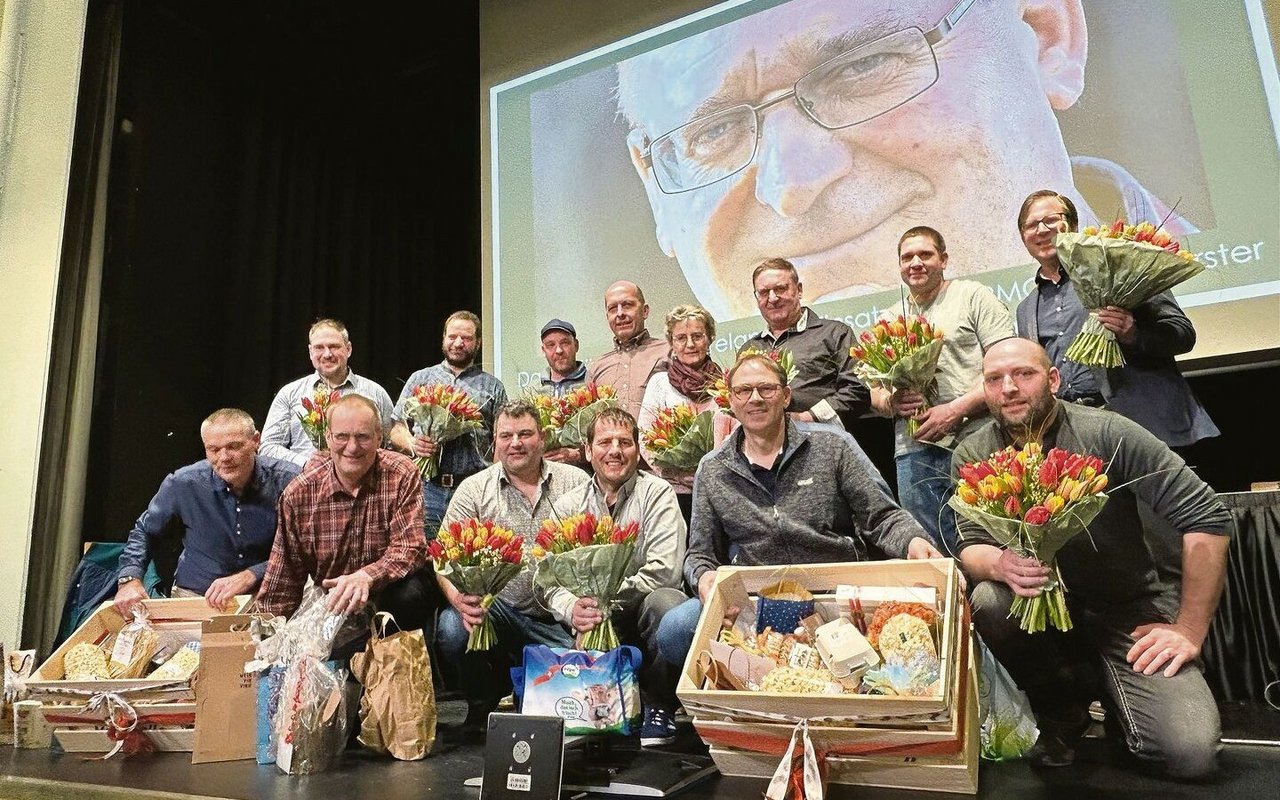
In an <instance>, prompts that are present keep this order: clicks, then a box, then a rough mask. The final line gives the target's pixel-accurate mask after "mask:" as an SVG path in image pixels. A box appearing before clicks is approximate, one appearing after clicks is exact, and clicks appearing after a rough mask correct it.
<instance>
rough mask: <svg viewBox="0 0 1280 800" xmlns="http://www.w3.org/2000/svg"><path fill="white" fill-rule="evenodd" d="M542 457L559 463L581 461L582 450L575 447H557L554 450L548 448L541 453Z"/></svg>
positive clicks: (577, 462) (579, 462)
mask: <svg viewBox="0 0 1280 800" xmlns="http://www.w3.org/2000/svg"><path fill="white" fill-rule="evenodd" d="M542 457H543V458H545V459H546V460H548V461H555V462H557V463H559V464H581V463H582V451H581V450H579V449H578V448H576V447H557V448H556V449H555V450H548V451H547V452H545V453H543V454H542Z"/></svg>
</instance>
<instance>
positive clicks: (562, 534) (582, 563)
mask: <svg viewBox="0 0 1280 800" xmlns="http://www.w3.org/2000/svg"><path fill="white" fill-rule="evenodd" d="M639 535H640V523H638V522H630V523H628V524H626V525H622V526H618V525H615V524H614V521H613V518H612V517H608V516H604V517H600V518H599V519H597V518H596V517H595V515H594V514H575V515H573V516H572V517H565V518H564V519H561V520H551V519H549V520H546V521H545V522H543V523H542V530H540V531H538V537H537V539H535V540H534V541H535V543H536V546H535V547H534V550H533V555H534V558H540V559H541V560H540V561H539V562H538V569H537V572H536V573H535V574H534V578H533V580H534V583H535V584H537V585H538V586H539V587H540V588H541V589H543V590H544V591H551V590H552V589H555V588H556V587H560V588H563V589H567V590H568V591H569V592H572V593H573V594H575V595H577V596H578V597H594V598H595V599H596V600H597V601H598V602H599V604H600V613H601V614H603V615H604V621H603V622H601V623H600V624H599V625H597V626H596V627H594V628H592V629H591V630H590V631H588V632H587V633H585V634H583V636H582V642H581V644H582V648H583V649H584V650H600V651H607V650H612V649H613V648H615V647H617V646H618V633H617V631H615V630H614V627H613V621H612V619H610V611H611V610H612V605H613V602H614V600H615V599H617V596H618V591H619V589H620V588H621V587H622V581H623V580H624V579H626V577H627V576H628V575H630V574H631V572H632V570H631V556H632V554H633V553H634V552H635V548H636V539H637V538H638V537H639Z"/></svg>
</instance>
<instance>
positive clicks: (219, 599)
mask: <svg viewBox="0 0 1280 800" xmlns="http://www.w3.org/2000/svg"><path fill="white" fill-rule="evenodd" d="M257 582H258V577H257V576H256V575H254V574H253V573H252V572H250V571H249V570H247V569H246V570H242V571H240V572H237V573H236V574H234V575H228V576H227V577H225V578H218V579H217V580H216V581H214V582H213V583H211V584H209V588H208V590H207V591H206V592H205V593H204V601H205V602H206V603H208V604H209V608H214V609H217V610H218V611H222V610H224V609H225V608H226V607H227V606H229V605H231V600H232V599H233V598H234V597H235V596H236V595H238V594H248V593H249V592H250V591H252V590H253V587H254V585H255V584H257Z"/></svg>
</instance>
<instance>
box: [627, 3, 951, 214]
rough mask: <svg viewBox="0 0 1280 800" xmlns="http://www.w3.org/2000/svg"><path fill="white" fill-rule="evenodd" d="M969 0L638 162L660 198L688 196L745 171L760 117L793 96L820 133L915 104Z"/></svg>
mask: <svg viewBox="0 0 1280 800" xmlns="http://www.w3.org/2000/svg"><path fill="white" fill-rule="evenodd" d="M973 3H974V0H960V2H959V3H957V4H956V5H955V7H954V8H952V9H951V11H950V13H948V14H947V15H946V16H945V17H943V18H942V19H941V20H940V21H939V22H938V24H937V25H935V26H934V27H933V28H931V29H930V30H928V31H922V30H920V29H919V28H916V27H910V28H903V29H901V30H898V31H894V32H893V33H890V34H887V35H885V36H881V37H880V38H879V39H876V40H875V41H873V42H869V43H867V44H864V45H861V46H859V47H855V48H853V49H852V50H847V51H845V52H843V53H841V54H840V55H838V56H836V57H835V58H832V59H831V60H829V61H827V62H825V63H822V64H819V65H818V66H816V67H814V68H813V69H811V70H809V71H808V72H806V73H805V74H804V75H801V76H800V80H798V81H796V82H795V85H794V86H793V87H792V88H791V89H790V90H788V91H786V92H784V93H783V94H781V95H779V96H777V97H774V98H771V99H767V100H765V101H764V102H763V103H761V104H759V105H755V106H753V105H751V104H749V103H743V104H742V105H737V106H733V107H731V108H726V109H724V110H723V111H717V112H715V113H714V114H708V115H707V116H704V117H700V118H698V119H695V120H693V121H691V122H686V123H685V124H684V125H681V126H680V127H678V128H676V129H675V130H672V131H668V132H667V133H664V134H662V135H661V136H659V137H657V138H656V139H654V140H653V141H652V142H651V143H650V144H649V146H648V147H647V148H646V149H645V150H644V152H643V155H642V158H643V160H644V163H645V165H646V166H648V167H649V168H651V169H652V170H653V175H654V179H655V180H656V181H657V183H658V188H659V189H661V190H662V191H663V193H665V194H680V193H681V192H691V191H693V190H694V189H701V188H703V187H706V186H710V185H711V184H713V183H716V182H717V181H722V180H724V179H725V178H728V177H729V176H731V175H734V174H736V173H738V172H741V171H742V170H744V169H746V168H747V165H749V164H750V163H751V162H752V161H753V160H755V157H756V150H757V148H758V147H759V144H760V129H761V125H760V115H761V113H763V112H764V111H765V110H766V109H768V108H770V107H771V106H775V105H777V104H779V103H781V102H782V101H784V100H786V99H787V98H790V97H794V98H795V101H796V105H798V106H799V107H800V109H801V110H802V111H804V113H805V114H806V115H807V116H808V117H809V119H811V120H813V121H814V122H816V123H817V124H818V125H821V126H822V127H823V128H826V129H827V130H840V129H841V128H851V127H853V126H854V125H859V124H861V123H863V122H866V121H868V120H871V119H875V118H876V117H878V116H880V115H882V114H886V113H888V112H890V111H892V110H894V109H895V108H897V107H899V106H901V105H903V104H904V103H907V102H909V101H910V100H913V99H915V98H916V97H918V96H919V95H921V94H922V93H924V91H925V90H926V89H928V88H929V87H930V86H933V84H935V83H937V81H938V58H937V55H936V54H935V53H934V50H933V47H934V45H936V44H938V42H940V41H942V40H943V39H944V38H945V37H946V36H947V35H948V34H949V33H951V30H952V29H953V28H954V27H955V26H956V24H957V23H959V22H960V18H961V17H963V16H964V15H965V12H967V11H968V10H969V7H970V6H972V5H973Z"/></svg>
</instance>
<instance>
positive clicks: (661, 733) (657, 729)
mask: <svg viewBox="0 0 1280 800" xmlns="http://www.w3.org/2000/svg"><path fill="white" fill-rule="evenodd" d="M675 741H676V721H675V719H673V718H672V716H671V712H670V711H667V710H666V709H664V708H649V709H645V712H644V724H643V725H641V726H640V746H641V747H662V746H664V745H668V744H675Z"/></svg>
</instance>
